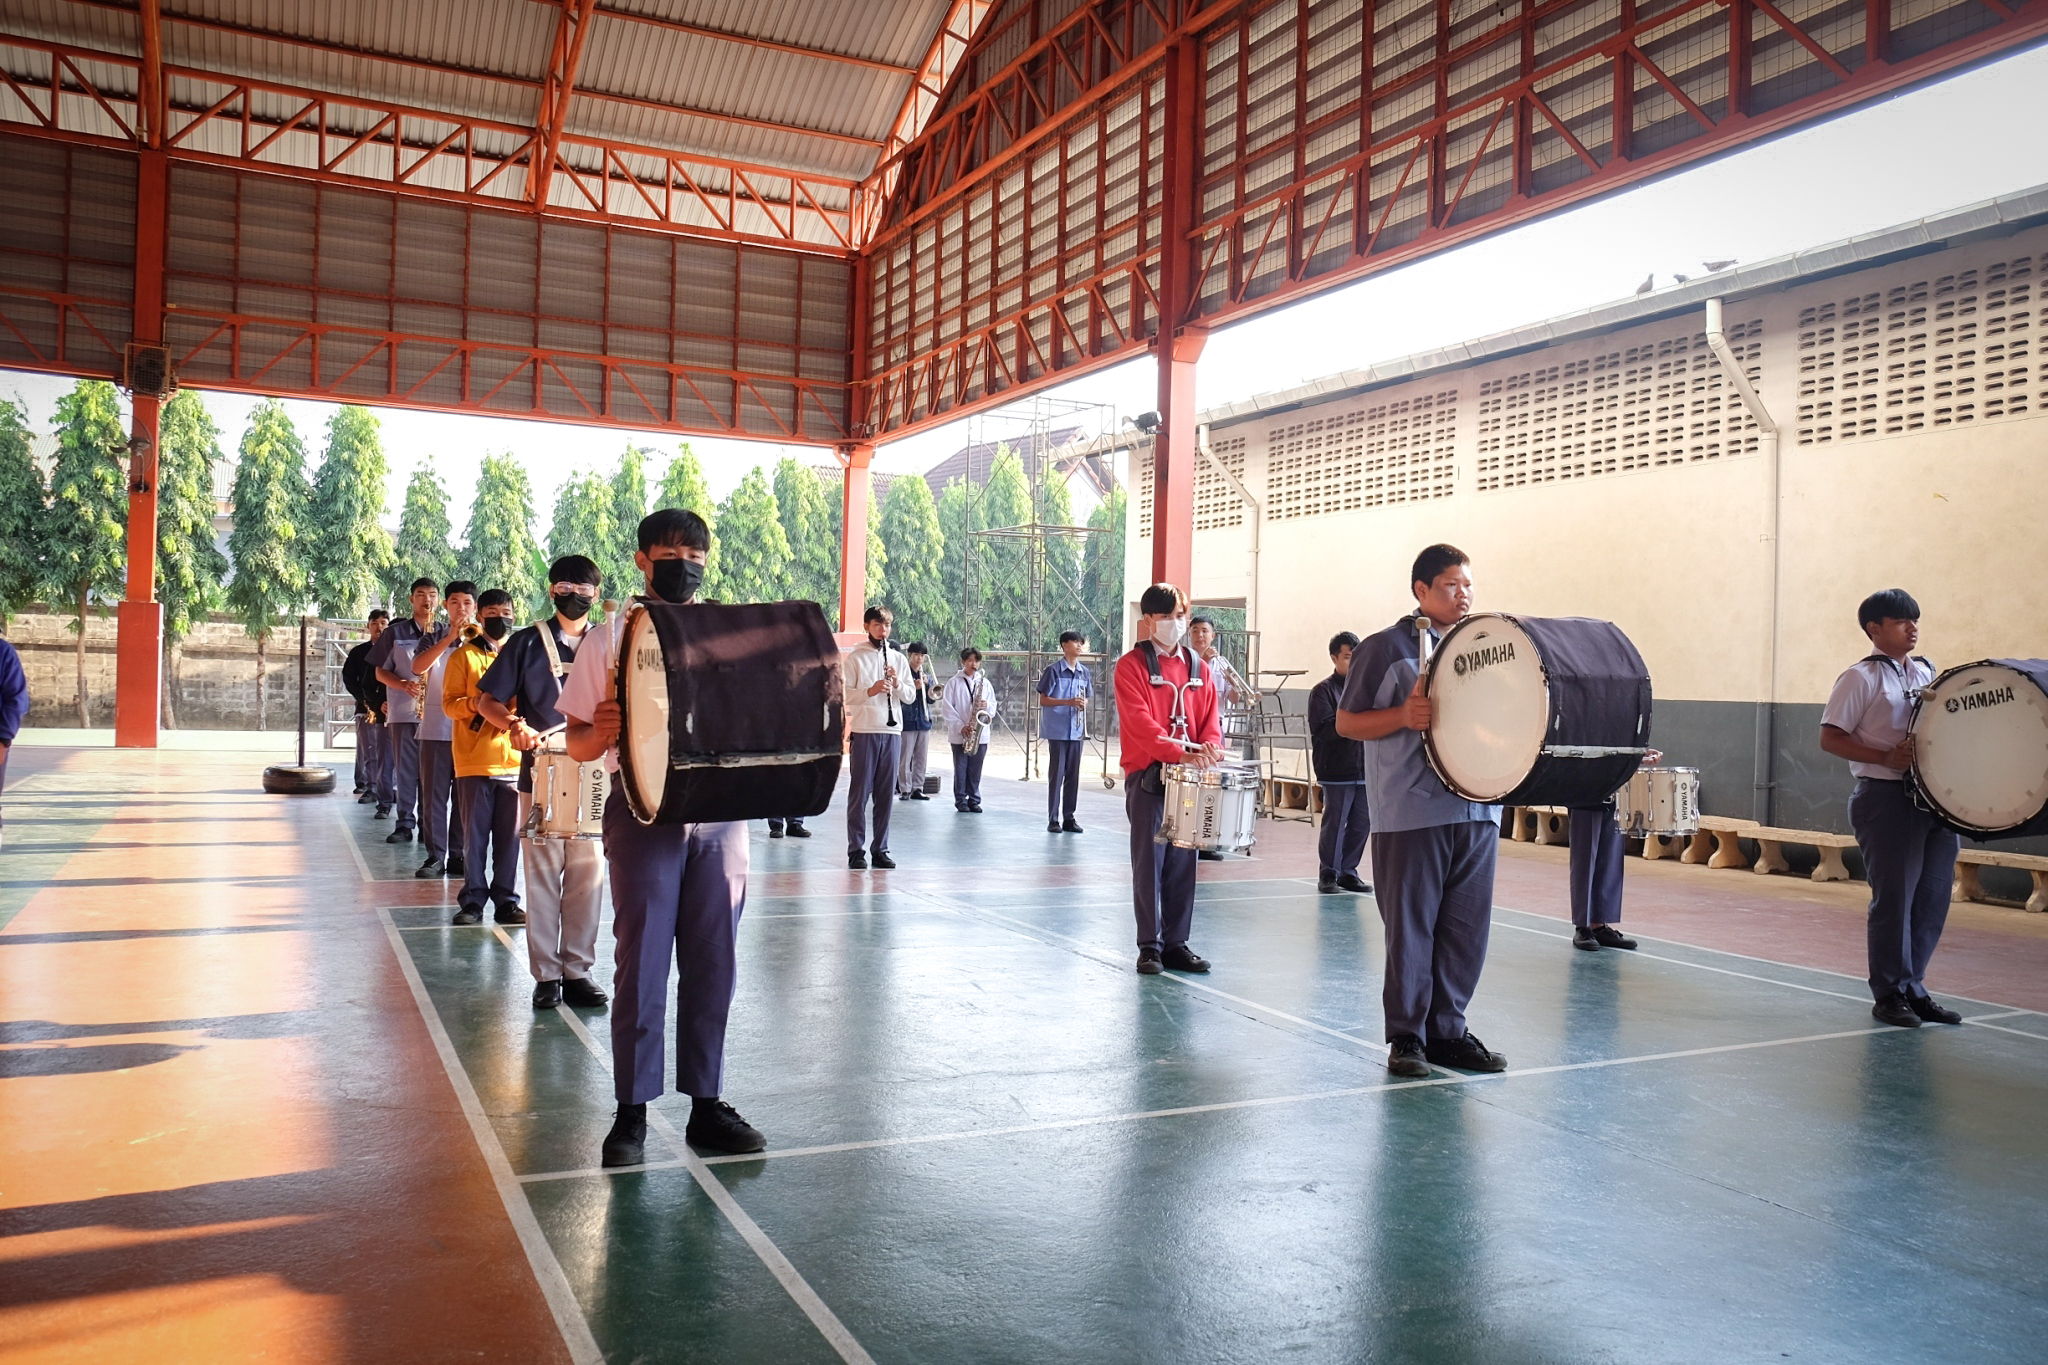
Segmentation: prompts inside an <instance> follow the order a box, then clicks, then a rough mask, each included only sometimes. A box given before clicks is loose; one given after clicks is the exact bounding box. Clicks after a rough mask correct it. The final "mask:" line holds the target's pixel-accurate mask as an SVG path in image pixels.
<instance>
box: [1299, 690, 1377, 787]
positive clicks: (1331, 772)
mask: <svg viewBox="0 0 2048 1365" xmlns="http://www.w3.org/2000/svg"><path fill="white" fill-rule="evenodd" d="M1343 699H1344V679H1343V678H1342V677H1341V676H1339V675H1338V674H1337V673H1335V672H1334V671H1333V672H1332V673H1331V674H1330V676H1329V677H1327V678H1325V679H1323V680H1322V681H1321V682H1319V683H1317V684H1316V685H1315V686H1314V687H1313V688H1311V689H1309V694H1308V741H1309V760H1310V762H1312V763H1313V764H1314V765H1315V774H1316V781H1318V782H1320V783H1322V784H1323V785H1324V786H1325V787H1337V786H1345V785H1348V784H1352V783H1359V782H1363V781H1365V741H1364V740H1362V739H1346V738H1344V736H1342V735H1340V734H1338V733H1337V708H1338V704H1339V703H1340V702H1341V701H1343Z"/></svg>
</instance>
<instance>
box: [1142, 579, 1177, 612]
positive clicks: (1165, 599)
mask: <svg viewBox="0 0 2048 1365" xmlns="http://www.w3.org/2000/svg"><path fill="white" fill-rule="evenodd" d="M1187 604H1188V595H1187V594H1186V593H1184V592H1182V591H1181V590H1180V589H1179V588H1176V587H1174V586H1173V584H1171V583H1154V584H1153V585H1152V586H1151V587H1149V588H1147V589H1145V592H1144V594H1143V595H1142V596H1141V597H1139V598H1138V614H1139V615H1140V616H1171V615H1173V614H1174V613H1175V612H1177V611H1182V610H1184V609H1185V608H1186V607H1187Z"/></svg>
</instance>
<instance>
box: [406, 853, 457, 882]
mask: <svg viewBox="0 0 2048 1365" xmlns="http://www.w3.org/2000/svg"><path fill="white" fill-rule="evenodd" d="M447 874H448V869H447V868H446V867H445V866H444V865H443V864H442V862H441V860H440V859H439V858H436V857H434V856H433V855H432V854H431V853H430V854H428V855H427V860H426V861H425V862H423V863H421V864H420V866H419V870H418V871H417V872H415V873H413V874H412V875H413V876H415V877H420V878H426V877H444V876H446V875H447Z"/></svg>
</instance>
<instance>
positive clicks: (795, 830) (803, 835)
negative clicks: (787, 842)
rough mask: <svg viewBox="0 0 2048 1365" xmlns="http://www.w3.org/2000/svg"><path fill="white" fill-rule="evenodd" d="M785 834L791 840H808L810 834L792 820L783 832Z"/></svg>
mask: <svg viewBox="0 0 2048 1365" xmlns="http://www.w3.org/2000/svg"><path fill="white" fill-rule="evenodd" d="M785 832H786V833H787V834H788V835H789V837H790V838H792V839H808V838H810V837H811V832H810V831H809V830H807V829H805V828H804V827H803V826H802V825H800V824H798V823H797V822H796V821H794V820H792V821H790V822H789V825H788V828H787V829H786V830H785Z"/></svg>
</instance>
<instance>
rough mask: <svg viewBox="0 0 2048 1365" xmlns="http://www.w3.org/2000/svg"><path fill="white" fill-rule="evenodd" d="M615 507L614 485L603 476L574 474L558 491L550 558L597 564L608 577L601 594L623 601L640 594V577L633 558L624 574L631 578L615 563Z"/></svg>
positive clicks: (616, 536) (549, 543) (550, 541)
mask: <svg viewBox="0 0 2048 1365" xmlns="http://www.w3.org/2000/svg"><path fill="white" fill-rule="evenodd" d="M612 508H613V502H612V489H611V485H610V484H608V483H606V482H605V481H604V479H603V478H602V477H601V476H600V475H598V474H596V473H595V472H592V473H588V474H573V475H571V476H570V477H569V479H568V481H567V482H566V483H564V484H563V485H562V486H561V488H559V489H557V490H556V492H555V516H554V523H553V524H552V525H551V526H549V528H548V557H549V558H550V559H560V558H561V557H562V556H563V555H584V556H586V557H588V558H589V559H592V560H594V561H596V563H597V567H598V569H599V571H600V572H602V573H603V574H604V585H603V587H601V588H600V589H599V590H598V591H599V592H600V593H601V594H602V595H603V596H605V597H612V598H617V599H619V600H621V601H623V600H624V599H625V598H626V597H628V596H630V595H631V594H633V593H636V592H638V591H640V574H639V571H638V570H637V569H635V568H634V567H633V563H632V560H631V559H630V558H629V559H628V560H627V561H626V565H625V568H624V570H623V573H624V574H628V575H630V577H621V573H622V571H621V569H620V568H619V566H618V564H617V563H616V562H615V560H616V557H617V548H618V534H617V527H618V523H617V522H616V521H615V520H614V519H613V516H612Z"/></svg>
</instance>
